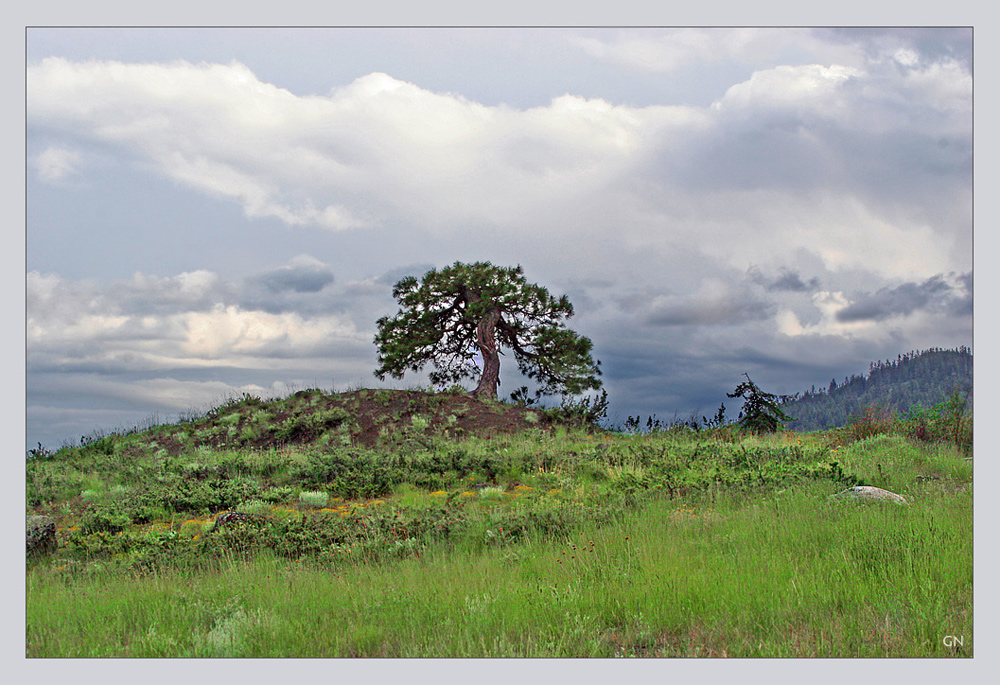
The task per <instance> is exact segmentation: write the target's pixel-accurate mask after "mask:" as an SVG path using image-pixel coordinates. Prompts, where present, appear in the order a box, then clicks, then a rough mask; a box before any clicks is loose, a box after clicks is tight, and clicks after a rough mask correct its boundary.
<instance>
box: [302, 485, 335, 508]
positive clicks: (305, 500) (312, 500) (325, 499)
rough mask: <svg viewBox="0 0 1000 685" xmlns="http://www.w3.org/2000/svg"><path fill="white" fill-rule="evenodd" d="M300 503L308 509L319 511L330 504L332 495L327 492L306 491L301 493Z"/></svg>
mask: <svg viewBox="0 0 1000 685" xmlns="http://www.w3.org/2000/svg"><path fill="white" fill-rule="evenodd" d="M299 502H300V503H302V504H303V505H305V506H307V507H315V508H316V509H319V508H321V507H325V506H326V505H327V504H329V502H330V495H329V493H326V492H315V491H308V490H307V491H305V492H301V493H299Z"/></svg>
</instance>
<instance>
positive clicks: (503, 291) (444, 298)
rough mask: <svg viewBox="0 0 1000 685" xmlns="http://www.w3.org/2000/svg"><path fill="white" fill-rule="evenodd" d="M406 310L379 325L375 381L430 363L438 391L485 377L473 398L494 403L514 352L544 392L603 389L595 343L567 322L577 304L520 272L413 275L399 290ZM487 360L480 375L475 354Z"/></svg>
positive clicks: (457, 269)
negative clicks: (506, 355)
mask: <svg viewBox="0 0 1000 685" xmlns="http://www.w3.org/2000/svg"><path fill="white" fill-rule="evenodd" d="M392 295H393V297H394V298H396V300H397V301H398V302H399V304H400V310H399V311H398V312H397V313H396V315H395V316H393V317H391V318H390V317H388V316H386V317H382V318H381V319H379V320H378V333H377V334H376V335H375V344H376V346H377V347H378V361H379V366H378V368H377V369H376V371H375V375H376V376H377V377H378V378H380V379H384V378H385V377H386V376H387V375H388V376H392V377H393V378H402V377H403V374H404V373H405V372H406V371H408V370H410V371H419V370H420V369H422V368H423V367H424V365H426V364H427V363H431V364H433V366H434V371H432V372H431V373H430V380H431V382H432V383H434V384H435V385H446V384H448V383H457V382H460V381H461V380H462V379H465V378H475V377H476V376H477V375H478V376H479V382H478V385H477V387H476V389H475V391H474V394H476V395H479V396H485V397H490V398H493V399H495V398H496V397H497V386H498V385H499V384H500V355H501V354H503V352H502V349H504V348H506V349H508V350H510V351H512V352H513V354H514V358H515V359H516V361H517V366H518V369H519V370H520V372H521V373H522V374H524V375H525V376H527V377H528V378H531V379H533V380H535V381H536V382H538V383H539V385H540V391H541V392H542V393H544V394H553V393H557V392H561V393H568V394H579V393H582V392H584V391H585V390H591V389H593V390H596V389H598V388H600V387H601V381H600V379H599V378H598V376H600V373H601V372H600V368H599V366H600V362H596V363H595V362H594V361H593V359H592V358H591V349H592V347H593V345H592V343H591V342H590V340H589V339H588V338H586V337H583V336H581V335H579V334H577V333H575V332H573V331H571V330H570V329H568V328H567V327H566V325H565V323H564V320H565V319H568V318H569V317H571V316H573V306H572V305H571V304H570V302H569V300H568V299H567V298H566V296H565V295H563V296H562V297H560V298H558V299H557V298H555V297H553V296H552V295H551V294H549V292H548V290H546V289H545V288H543V287H541V286H538V285H535V284H532V283H528V282H527V281H526V280H525V278H524V273H523V270H522V269H521V267H520V266H517V267H514V268H508V267H499V266H494V265H493V264H490V263H489V262H476V263H474V264H463V263H461V262H456V263H455V264H453V265H451V266H449V267H445V268H443V269H441V270H437V269H432V270H431V271H428V272H427V273H426V274H424V277H423V280H421V281H418V280H417V279H416V278H414V277H412V276H409V277H407V278H404V279H402V280H401V281H399V282H398V283H396V285H395V286H394V287H393V289H392ZM477 353H478V354H480V355H481V356H482V363H483V367H482V370H481V371H480V370H479V368H478V367H477V366H476V364H475V361H474V360H475V357H476V354H477Z"/></svg>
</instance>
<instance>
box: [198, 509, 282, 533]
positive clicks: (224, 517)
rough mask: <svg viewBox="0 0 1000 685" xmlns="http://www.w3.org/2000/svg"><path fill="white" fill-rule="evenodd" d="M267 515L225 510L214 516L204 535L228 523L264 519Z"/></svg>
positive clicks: (260, 520)
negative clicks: (213, 520)
mask: <svg viewBox="0 0 1000 685" xmlns="http://www.w3.org/2000/svg"><path fill="white" fill-rule="evenodd" d="M266 520H267V517H266V516H262V515H260V514H247V513H244V512H242V511H226V512H223V513H221V514H219V515H218V516H216V517H215V522H214V523H213V524H212V527H211V528H209V529H208V530H207V531H205V535H208V534H209V533H214V532H215V531H217V530H218V529H219V528H221V527H222V526H224V525H226V524H228V523H248V522H251V523H252V522H257V523H259V522H262V521H266Z"/></svg>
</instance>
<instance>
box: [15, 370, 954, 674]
mask: <svg viewBox="0 0 1000 685" xmlns="http://www.w3.org/2000/svg"><path fill="white" fill-rule="evenodd" d="M522 399H523V398H522ZM605 399H606V398H605ZM599 402H600V400H597V401H596V402H594V401H590V400H588V401H587V403H585V404H581V403H576V404H574V403H572V402H564V404H563V406H562V407H559V408H555V409H543V408H540V407H538V406H534V405H531V403H530V402H527V401H521V402H520V403H508V404H505V403H500V402H495V401H488V400H486V401H484V400H479V399H475V398H472V397H469V396H467V395H465V394H463V393H460V392H459V391H458V390H454V391H451V392H436V393H435V392H428V391H387V390H359V391H355V392H350V393H341V394H336V395H334V394H328V393H324V392H321V391H318V390H309V391H303V392H300V393H296V394H295V395H292V396H290V397H288V398H285V399H282V400H274V401H263V400H261V399H259V398H255V397H250V396H244V397H241V398H234V399H233V400H231V401H229V402H227V403H225V404H223V405H221V406H219V407H217V408H216V409H214V410H212V411H211V412H208V413H207V415H205V416H203V417H200V418H192V419H191V420H188V421H185V422H181V423H178V424H175V425H170V426H156V427H152V428H149V429H148V430H143V431H136V432H132V433H123V434H113V435H104V436H99V437H95V438H94V439H90V440H84V441H82V444H80V445H74V446H67V447H65V448H63V449H61V450H59V451H57V452H49V451H47V450H44V449H43V448H41V447H39V448H38V449H37V450H32V451H31V452H30V453H29V455H28V461H27V471H26V498H27V504H28V509H29V513H33V514H44V515H47V516H50V517H52V518H53V519H54V520H55V521H56V524H57V541H58V547H57V550H56V551H55V552H54V553H52V554H48V555H44V556H39V557H36V558H31V559H29V566H28V575H27V648H26V649H27V655H28V656H29V657H56V656H61V657H81V656H115V657H182V656H194V657H198V656H217V657H270V656H301V657H341V656H364V657H445V656H460V657H475V656H479V657H527V656H547V657H574V656H598V657H612V656H640V657H649V656H734V657H773V656H828V657H864V656H878V657H884V656H896V657H925V656H971V655H972V654H973V648H972V639H971V638H972V618H973V617H972V468H973V467H972V461H971V459H970V458H969V457H970V456H971V441H967V440H966V438H967V436H966V433H965V432H964V431H966V430H968V431H969V435H971V418H970V417H969V416H968V415H967V414H966V413H964V411H963V412H958V411H957V409H955V407H957V406H958V405H957V400H956V401H955V405H954V407H953V409H954V411H951V413H949V409H948V406H945V407H938V408H935V409H933V410H927V411H925V412H923V413H922V414H919V415H917V414H914V415H907V416H903V417H901V416H899V415H898V414H891V415H890V414H885V413H880V412H879V411H878V410H875V409H871V410H870V411H866V412H862V413H860V414H858V415H857V416H855V417H854V418H853V419H852V421H851V423H850V424H849V425H848V426H846V427H844V428H842V429H838V430H830V431H824V432H815V433H808V434H804V435H803V434H794V433H790V432H786V431H782V430H777V431H776V432H773V433H766V432H765V433H761V432H757V433H752V432H748V431H745V430H744V429H743V428H742V427H741V426H739V425H736V424H725V423H724V422H722V421H719V422H717V423H716V424H713V425H711V426H708V427H704V426H702V427H695V428H692V427H691V426H689V425H673V426H661V425H657V426H656V427H655V429H652V430H647V431H639V430H638V429H637V428H638V426H639V422H638V420H636V421H635V422H630V423H629V425H628V426H626V427H624V428H622V429H620V430H618V431H606V430H601V429H599V428H596V427H595V426H594V425H593V422H592V421H593V419H594V418H595V412H594V409H595V405H596V404H599ZM949 406H950V405H949ZM853 485H874V486H878V487H882V488H885V489H888V490H891V491H893V492H896V493H899V494H901V495H903V496H904V497H906V498H907V500H908V501H909V502H910V504H909V505H906V506H898V505H895V504H882V503H879V504H875V505H867V506H866V505H858V504H853V503H848V502H841V501H840V500H838V499H834V498H831V497H830V495H832V494H835V493H837V492H839V491H840V490H843V489H845V488H847V487H850V486H853ZM226 512H237V513H240V514H245V515H244V516H234V517H223V516H222V514H224V513H226ZM946 636H962V637H963V638H964V639H963V641H962V642H961V643H959V644H957V645H956V643H955V641H951V642H950V643H949V644H948V645H945V642H944V638H945V637H946Z"/></svg>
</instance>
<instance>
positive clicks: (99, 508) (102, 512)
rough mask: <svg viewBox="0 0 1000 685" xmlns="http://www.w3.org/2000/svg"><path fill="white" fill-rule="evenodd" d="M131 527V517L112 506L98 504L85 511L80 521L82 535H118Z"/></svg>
mask: <svg viewBox="0 0 1000 685" xmlns="http://www.w3.org/2000/svg"><path fill="white" fill-rule="evenodd" d="M131 525H132V517H131V516H129V515H128V513H127V512H125V511H122V510H121V509H120V508H119V507H118V506H116V505H114V504H98V505H95V506H92V507H90V508H89V509H87V513H85V514H84V515H83V518H82V519H81V520H80V529H81V530H82V531H83V532H84V533H97V532H101V531H105V532H108V533H118V532H120V531H123V530H125V529H126V528H128V527H129V526H131Z"/></svg>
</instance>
